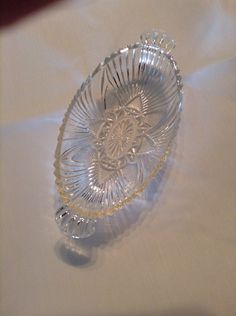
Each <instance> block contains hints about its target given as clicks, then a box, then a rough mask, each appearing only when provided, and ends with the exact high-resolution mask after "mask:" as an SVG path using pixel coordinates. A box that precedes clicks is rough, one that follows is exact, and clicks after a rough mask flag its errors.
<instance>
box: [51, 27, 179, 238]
mask: <svg viewBox="0 0 236 316" xmlns="http://www.w3.org/2000/svg"><path fill="white" fill-rule="evenodd" d="M140 39H141V40H140V42H138V43H135V44H133V45H129V46H127V47H125V48H122V49H120V50H118V51H117V52H114V53H113V54H111V55H110V56H109V57H107V58H105V60H104V61H103V62H102V63H100V64H99V65H98V67H97V68H96V69H95V70H94V72H93V73H92V74H91V75H90V76H89V77H88V78H87V80H86V81H85V82H84V83H83V84H82V86H81V88H80V89H79V90H78V92H77V93H76V95H75V96H74V98H73V100H72V102H71V104H70V106H69V108H68V110H67V112H66V114H65V117H64V120H63V124H62V126H61V128H60V134H59V138H58V145H57V149H56V160H55V176H56V184H57V187H58V191H59V194H60V198H61V200H62V203H63V206H62V207H61V208H60V209H59V210H58V211H57V213H56V221H57V223H58V225H59V226H60V228H61V229H62V231H63V232H64V233H65V234H66V235H69V236H71V237H74V238H82V237H88V236H89V235H91V234H92V233H93V232H94V229H95V226H94V225H95V222H96V220H97V219H99V218H102V217H104V216H108V215H112V214H113V213H114V212H117V211H118V210H119V209H120V208H122V207H123V206H125V205H126V204H127V203H129V202H130V201H131V200H132V199H133V198H134V197H136V196H137V194H139V193H140V192H142V191H143V190H144V189H145V187H146V186H147V185H148V184H149V182H150V180H151V179H152V178H153V177H154V176H155V175H156V174H157V172H158V171H159V170H160V168H161V167H162V164H163V162H164V160H165V159H166V157H167V154H168V150H169V147H170V143H171V141H172V139H173V137H174V135H175V133H176V128H177V127H178V123H179V119H180V112H181V111H180V110H181V103H182V83H181V77H180V74H179V70H178V68H177V65H176V62H175V61H174V59H173V57H172V56H171V50H172V49H173V48H174V41H173V40H171V39H170V38H169V37H168V36H167V35H166V33H164V32H161V31H152V32H149V33H145V34H143V35H142V36H141V37H140Z"/></svg>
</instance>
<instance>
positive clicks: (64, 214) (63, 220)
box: [55, 205, 96, 239]
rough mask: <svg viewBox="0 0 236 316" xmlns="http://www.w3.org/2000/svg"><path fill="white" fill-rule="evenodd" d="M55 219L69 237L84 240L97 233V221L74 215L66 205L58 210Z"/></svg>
mask: <svg viewBox="0 0 236 316" xmlns="http://www.w3.org/2000/svg"><path fill="white" fill-rule="evenodd" d="M55 219H56V222H57V224H58V226H59V228H60V229H61V231H62V232H63V233H64V234H65V235H66V236H68V237H72V238H75V239H79V238H81V239H82V238H87V237H90V236H92V235H93V234H94V233H95V224H96V220H94V219H88V218H83V217H80V216H79V215H73V214H72V213H71V210H70V209H69V208H68V207H67V206H66V205H63V206H62V207H60V208H59V209H58V210H57V212H56V215H55Z"/></svg>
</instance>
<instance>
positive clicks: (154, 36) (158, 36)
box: [140, 30, 175, 54]
mask: <svg viewBox="0 0 236 316" xmlns="http://www.w3.org/2000/svg"><path fill="white" fill-rule="evenodd" d="M140 40H141V43H143V44H146V45H153V46H158V47H160V48H161V49H162V50H163V51H164V52H165V53H166V54H170V53H171V51H172V50H173V49H174V48H175V41H174V40H173V39H172V38H171V37H170V36H169V35H168V34H167V33H165V32H164V31H160V30H152V31H150V32H146V33H143V34H142V35H141V36H140Z"/></svg>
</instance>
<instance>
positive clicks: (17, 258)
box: [0, 0, 236, 316]
mask: <svg viewBox="0 0 236 316" xmlns="http://www.w3.org/2000/svg"><path fill="white" fill-rule="evenodd" d="M153 28H161V29H164V30H165V31H167V32H168V33H170V34H171V35H172V36H173V38H174V39H175V40H176V43H177V48H176V49H175V51H174V57H175V59H176V60H177V62H178V65H179V67H180V69H181V73H182V75H183V79H184V107H183V112H182V120H181V124H180V129H179V131H178V136H177V139H176V145H175V146H174V148H173V150H172V152H171V156H170V158H169V160H168V163H167V165H166V168H165V171H164V172H163V175H162V176H161V179H160V181H159V180H158V181H159V182H158V181H157V182H158V183H156V184H155V183H154V184H152V186H151V187H150V188H149V189H148V191H147V192H145V193H144V194H143V195H142V196H141V197H140V198H139V199H138V200H137V201H136V202H134V203H133V204H132V205H131V206H129V207H128V211H127V213H126V215H124V216H123V215H122V212H121V215H117V217H116V218H115V220H114V222H113V223H110V222H107V223H105V229H104V227H103V231H102V228H101V231H99V230H98V233H97V234H96V235H95V236H94V237H93V238H92V239H91V240H88V241H85V242H81V243H77V244H73V243H63V242H62V241H60V238H61V237H60V233H59V231H58V229H57V227H56V224H55V223H54V212H55V207H56V204H57V201H56V191H55V187H54V176H53V160H54V150H55V146H56V138H57V134H58V128H59V126H60V124H61V120H62V117H63V112H64V111H65V109H66V107H67V104H68V103H69V102H70V100H71V98H72V96H73V95H74V93H75V91H76V90H77V89H78V88H79V86H80V85H81V83H82V82H83V80H84V79H86V76H87V75H88V73H90V72H91V71H92V70H93V68H94V67H95V66H96V65H97V64H98V63H99V62H100V61H101V60H103V59H104V57H105V56H106V55H108V54H110V53H111V52H112V51H114V50H116V49H118V48H120V47H122V46H125V45H126V44H127V43H133V42H134V41H136V40H137V39H138V37H139V35H140V34H141V33H142V32H143V31H145V30H150V29H153ZM235 38H236V5H235V1H233V0H232V1H227V0H225V1H205V0H204V1H203V0H202V1H187V0H181V1H141V0H140V1H138V0H137V1H135V0H133V1H131V0H129V1H125V0H122V1H83V0H82V1H66V2H58V3H55V4H54V5H53V6H51V7H48V8H46V9H44V10H42V11H40V12H38V13H37V14H34V15H32V16H31V17H29V18H27V19H25V20H23V21H22V22H20V23H18V24H16V25H13V26H11V27H9V28H5V29H3V30H2V31H1V104H0V114H1V115H0V122H1V126H2V127H1V134H0V150H1V162H0V168H1V169H0V173H1V177H0V186H1V191H0V200H1V204H0V208H1V212H0V216H1V230H0V242H1V247H0V251H1V258H0V261H1V262H0V273H1V279H0V296H1V302H0V314H1V315H4V316H5V315H6V316H7V315H14V316H22V315H24V316H42V315H45V316H49V315H50V316H54V315H55V316H65V315H68V316H75V315H76V316H77V315H82V316H86V315H88V316H97V315H102V316H113V315H114V316H118V315H119V316H121V315H124V316H125V315H130V316H142V315H145V316H149V315H150V316H151V315H153V316H154V315H155V316H172V315H177V316H180V315H181V316H226V315H227V316H235V315H236V300H235V294H236V229H235V228H236V177H235V174H236V146H235V145H236V143H235V134H236V124H235V122H236V108H235V101H236V75H235V74H236V41H235ZM141 213H142V214H141ZM145 213H146V214H145ZM144 214H145V216H144Z"/></svg>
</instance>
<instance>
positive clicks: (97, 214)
mask: <svg viewBox="0 0 236 316" xmlns="http://www.w3.org/2000/svg"><path fill="white" fill-rule="evenodd" d="M140 46H144V47H145V46H148V47H150V46H151V45H145V44H143V43H141V42H136V43H135V44H133V45H127V46H125V47H123V48H120V49H119V50H117V51H115V52H113V53H112V54H111V55H109V56H107V57H106V58H105V59H104V61H102V62H101V63H99V64H98V66H97V67H96V68H95V70H94V71H93V72H92V73H91V74H89V75H88V77H87V79H86V80H85V81H84V82H83V83H82V85H81V87H80V88H79V89H78V90H77V92H76V94H75V95H74V97H73V99H72V101H71V103H70V104H69V106H68V109H67V111H66V113H65V115H64V118H63V121H62V124H61V126H60V129H59V136H58V138H57V141H58V143H57V147H56V151H55V162H54V168H55V169H54V175H55V177H56V185H57V188H58V192H59V194H60V197H61V200H62V202H63V204H65V205H66V206H67V207H68V208H69V209H70V210H71V211H72V212H73V213H74V214H71V215H72V216H73V215H75V214H78V215H79V216H81V217H83V218H88V219H99V218H103V217H105V216H111V215H113V214H114V213H115V212H117V211H118V210H119V209H121V208H122V207H124V206H125V205H126V204H128V203H130V202H131V201H132V200H133V199H134V198H135V197H137V196H138V195H139V194H140V193H142V192H143V191H144V190H145V189H146V187H147V186H148V184H149V183H150V182H151V181H152V179H153V178H154V177H155V176H156V175H157V173H158V172H159V171H160V169H161V168H162V166H163V164H164V162H165V160H166V158H167V156H168V154H169V149H170V145H171V143H172V141H173V139H174V137H175V133H174V134H173V135H174V136H173V138H172V139H171V141H170V142H169V144H168V145H167V149H166V151H165V152H164V154H163V155H162V157H161V158H160V160H159V162H158V163H157V165H156V167H155V168H154V170H153V172H152V173H151V174H150V175H149V176H148V177H147V178H146V180H145V181H144V182H143V185H142V186H141V187H139V188H138V189H137V190H135V191H134V192H133V193H132V194H131V195H130V196H129V197H127V198H125V199H124V200H122V201H120V202H118V203H117V204H116V205H114V206H113V207H111V208H107V209H105V210H103V211H101V210H100V211H94V210H84V209H82V208H80V207H78V206H76V205H75V203H73V202H70V200H69V198H68V197H67V196H66V195H65V194H64V193H63V192H62V190H61V185H60V182H61V180H60V178H61V176H60V165H59V164H60V159H59V157H60V152H61V145H62V141H63V135H64V131H65V127H66V123H67V121H68V118H69V114H70V111H71V109H72V107H73V106H74V100H75V99H76V98H77V97H78V96H79V95H80V94H81V92H83V90H84V89H85V87H86V86H87V85H88V83H89V82H90V80H91V79H92V78H93V77H94V76H95V75H96V74H97V73H98V72H99V71H100V70H101V68H102V67H104V66H105V65H106V64H107V63H108V62H110V61H111V60H112V59H114V58H115V57H116V56H118V55H119V54H121V53H122V52H123V51H124V50H129V49H135V48H138V47H140ZM152 47H153V49H158V50H159V52H160V53H161V54H164V55H165V56H166V57H167V58H168V59H169V61H170V63H171V64H172V66H173V68H174V71H175V75H176V84H177V87H178V92H179V96H180V101H179V112H180V111H181V110H182V96H183V85H182V77H181V75H180V70H179V68H178V66H177V63H176V61H175V60H174V59H173V57H172V56H171V54H168V53H166V52H165V51H164V50H163V49H161V48H160V47H158V46H152ZM179 119H180V117H179ZM179 119H178V121H177V124H176V127H175V128H176V129H177V127H178V124H179Z"/></svg>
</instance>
